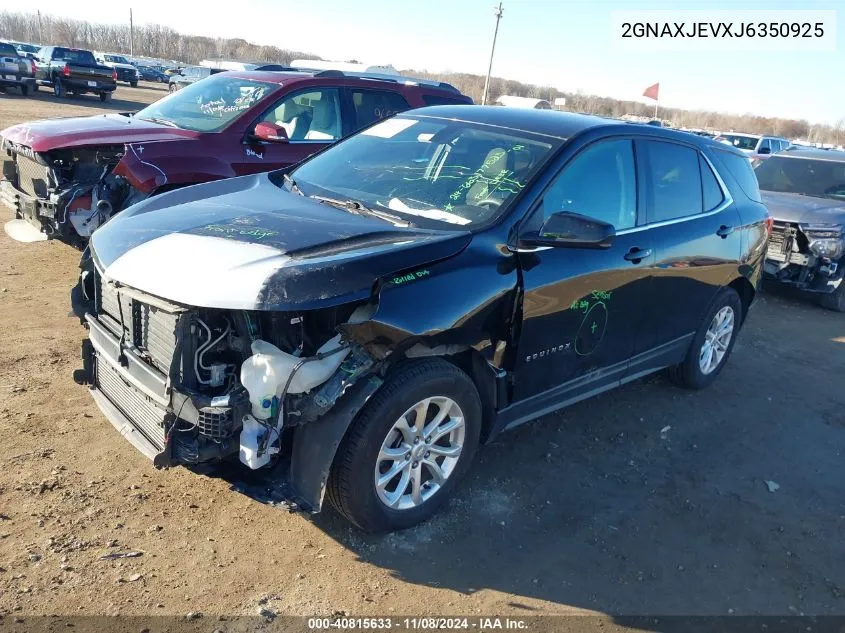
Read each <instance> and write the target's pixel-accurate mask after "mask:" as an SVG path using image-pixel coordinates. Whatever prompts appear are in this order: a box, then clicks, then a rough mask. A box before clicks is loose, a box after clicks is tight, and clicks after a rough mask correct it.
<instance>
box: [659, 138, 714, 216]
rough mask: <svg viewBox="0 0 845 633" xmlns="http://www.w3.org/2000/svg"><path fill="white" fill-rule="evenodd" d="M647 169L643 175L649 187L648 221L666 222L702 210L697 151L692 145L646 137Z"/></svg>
mask: <svg viewBox="0 0 845 633" xmlns="http://www.w3.org/2000/svg"><path fill="white" fill-rule="evenodd" d="M646 146H647V147H648V158H649V166H650V172H649V173H648V174H647V176H646V179H647V181H648V183H649V185H650V188H651V204H650V205H649V214H648V221H649V222H665V221H666V220H674V219H677V218H683V217H686V216H689V215H696V214H698V213H701V211H702V209H703V206H704V205H703V203H702V192H701V171H700V167H699V165H698V152H697V151H695V150H694V149H692V148H689V147H684V146H683V145H676V144H675V143H663V142H660V141H649V142H648V143H646Z"/></svg>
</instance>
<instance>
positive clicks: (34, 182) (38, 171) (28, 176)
mask: <svg viewBox="0 0 845 633" xmlns="http://www.w3.org/2000/svg"><path fill="white" fill-rule="evenodd" d="M16 162H17V166H18V187H20V189H21V191H23V192H24V193H26V194H27V195H30V196H35V197H36V198H43V199H46V198H47V168H46V167H44V165H42V164H40V163H37V162H36V161H34V160H32V159H31V158H27V157H26V156H22V155H20V154H18V155H17V161H16Z"/></svg>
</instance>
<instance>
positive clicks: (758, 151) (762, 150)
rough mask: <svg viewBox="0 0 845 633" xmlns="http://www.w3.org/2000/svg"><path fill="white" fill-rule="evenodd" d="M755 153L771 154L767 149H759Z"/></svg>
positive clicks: (769, 149)
mask: <svg viewBox="0 0 845 633" xmlns="http://www.w3.org/2000/svg"><path fill="white" fill-rule="evenodd" d="M757 153H758V154H771V153H772V150H771V148H769V147H761V148H760V149H759V150H757Z"/></svg>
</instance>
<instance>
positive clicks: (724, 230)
mask: <svg viewBox="0 0 845 633" xmlns="http://www.w3.org/2000/svg"><path fill="white" fill-rule="evenodd" d="M733 232H734V227H732V226H727V225H725V224H723V225H722V226H720V227H719V230H718V231H716V235H718V236H719V237H721V238H722V239H725V238H726V237H727V236H728V235H730V234H731V233H733Z"/></svg>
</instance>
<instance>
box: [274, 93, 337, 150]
mask: <svg viewBox="0 0 845 633" xmlns="http://www.w3.org/2000/svg"><path fill="white" fill-rule="evenodd" d="M261 121H269V122H270V123H275V124H276V125H280V126H281V127H283V128H284V129H285V132H287V135H288V138H289V139H290V140H291V141H336V140H338V139H339V138H340V137H341V134H342V129H341V124H340V99H339V96H338V90H337V89H336V88H322V89H320V90H312V91H309V92H300V93H297V94H294V95H290V96H287V97H285V98H284V99H282V100H281V101H279V102H278V103H277V104H276V105H274V106H273V108H272V109H271V110H270V111H269V112H267V114H265V115H264V116H263V117H262V118H261Z"/></svg>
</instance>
